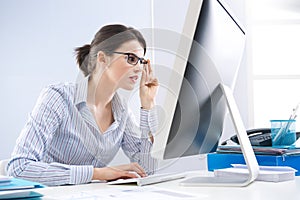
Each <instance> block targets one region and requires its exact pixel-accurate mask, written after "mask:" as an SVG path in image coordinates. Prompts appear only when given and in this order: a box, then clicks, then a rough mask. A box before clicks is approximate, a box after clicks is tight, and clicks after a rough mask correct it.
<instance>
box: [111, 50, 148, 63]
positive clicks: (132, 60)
mask: <svg viewBox="0 0 300 200" xmlns="http://www.w3.org/2000/svg"><path fill="white" fill-rule="evenodd" d="M113 53H116V54H122V55H126V56H127V63H128V64H130V65H136V64H138V62H139V61H140V64H147V63H148V61H147V60H145V59H144V58H140V57H138V56H137V55H135V54H134V53H125V52H118V51H114V52H113Z"/></svg>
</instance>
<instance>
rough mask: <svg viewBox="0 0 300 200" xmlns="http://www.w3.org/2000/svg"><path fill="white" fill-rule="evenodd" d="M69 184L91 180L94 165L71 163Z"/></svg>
mask: <svg viewBox="0 0 300 200" xmlns="http://www.w3.org/2000/svg"><path fill="white" fill-rule="evenodd" d="M70 171H71V173H70V175H71V178H70V184H82V183H89V182H91V181H92V177H93V171H94V167H93V166H92V165H71V166H70Z"/></svg>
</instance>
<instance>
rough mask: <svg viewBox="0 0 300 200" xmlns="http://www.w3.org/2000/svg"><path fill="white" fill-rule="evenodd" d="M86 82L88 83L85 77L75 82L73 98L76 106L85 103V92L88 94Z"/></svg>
mask: <svg viewBox="0 0 300 200" xmlns="http://www.w3.org/2000/svg"><path fill="white" fill-rule="evenodd" d="M88 82H89V76H86V77H84V78H83V79H81V80H77V81H76V89H75V96H74V103H75V105H78V104H80V103H82V102H86V99H87V92H88Z"/></svg>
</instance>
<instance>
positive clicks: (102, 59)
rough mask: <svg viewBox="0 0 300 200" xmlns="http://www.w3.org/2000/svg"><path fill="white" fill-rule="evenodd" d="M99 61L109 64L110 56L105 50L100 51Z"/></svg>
mask: <svg viewBox="0 0 300 200" xmlns="http://www.w3.org/2000/svg"><path fill="white" fill-rule="evenodd" d="M97 61H98V62H99V63H102V64H108V63H109V60H108V56H107V55H106V54H105V53H104V52H103V51H99V52H98V54H97Z"/></svg>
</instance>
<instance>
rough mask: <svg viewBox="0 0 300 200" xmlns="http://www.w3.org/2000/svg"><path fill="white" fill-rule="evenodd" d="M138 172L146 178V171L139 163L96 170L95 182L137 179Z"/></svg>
mask: <svg viewBox="0 0 300 200" xmlns="http://www.w3.org/2000/svg"><path fill="white" fill-rule="evenodd" d="M133 171H134V172H136V173H137V174H139V175H140V176H141V177H145V176H146V173H145V171H144V169H143V168H142V167H141V166H140V165H139V164H137V163H130V164H126V165H119V166H114V167H103V168H94V173H93V178H92V179H93V180H106V181H109V180H116V179H120V178H137V176H136V175H135V174H134V173H131V172H133Z"/></svg>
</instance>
